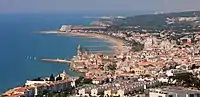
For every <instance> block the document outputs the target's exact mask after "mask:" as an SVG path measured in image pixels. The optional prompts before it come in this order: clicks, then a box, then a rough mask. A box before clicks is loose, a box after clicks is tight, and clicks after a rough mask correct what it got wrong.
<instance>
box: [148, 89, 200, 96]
mask: <svg viewBox="0 0 200 97" xmlns="http://www.w3.org/2000/svg"><path fill="white" fill-rule="evenodd" d="M148 95H149V97H200V91H199V90H189V89H184V88H165V89H150V90H149V93H148Z"/></svg>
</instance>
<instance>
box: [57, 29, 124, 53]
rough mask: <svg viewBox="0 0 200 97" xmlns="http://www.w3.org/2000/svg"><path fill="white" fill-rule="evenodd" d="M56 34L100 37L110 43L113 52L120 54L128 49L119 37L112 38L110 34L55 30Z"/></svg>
mask: <svg viewBox="0 0 200 97" xmlns="http://www.w3.org/2000/svg"><path fill="white" fill-rule="evenodd" d="M57 34H61V35H67V36H81V37H88V38H97V39H101V40H103V41H105V42H108V43H111V44H112V45H113V46H111V49H112V50H113V51H114V54H120V53H121V52H125V51H127V50H128V49H127V48H126V47H124V45H125V43H124V41H123V40H121V39H117V38H114V37H112V36H108V35H104V34H97V33H79V32H75V33H73V32H63V33H62V32H61V33H60V32H57Z"/></svg>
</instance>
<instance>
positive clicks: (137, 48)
mask: <svg viewBox="0 0 200 97" xmlns="http://www.w3.org/2000/svg"><path fill="white" fill-rule="evenodd" d="M143 48H144V44H141V43H139V42H133V43H132V50H133V51H141V50H143Z"/></svg>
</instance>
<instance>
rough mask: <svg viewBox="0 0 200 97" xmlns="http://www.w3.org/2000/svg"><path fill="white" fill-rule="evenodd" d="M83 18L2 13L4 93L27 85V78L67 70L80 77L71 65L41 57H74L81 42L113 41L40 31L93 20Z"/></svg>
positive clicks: (0, 72)
mask: <svg viewBox="0 0 200 97" xmlns="http://www.w3.org/2000/svg"><path fill="white" fill-rule="evenodd" d="M83 17H84V15H77V14H75V15H72V14H70V15H68V14H0V93H2V92H4V91H6V90H8V89H10V88H13V87H15V86H20V85H23V84H24V83H25V81H26V80H27V79H32V78H37V77H45V76H50V75H51V74H54V75H55V74H58V73H61V72H62V71H63V70H65V71H66V72H67V74H68V75H70V76H80V74H78V73H75V72H72V71H70V70H69V67H68V65H67V64H56V63H45V62H41V61H40V59H41V58H61V59H64V58H65V59H70V58H72V57H73V56H74V55H76V48H77V46H78V45H79V44H81V45H82V46H91V45H92V46H93V45H94V46H95V45H105V46H107V45H111V44H109V43H106V42H104V41H102V40H98V39H91V38H86V37H70V36H59V35H42V34H36V33H37V32H39V31H50V30H57V29H59V28H60V27H61V25H62V24H71V25H88V24H89V23H90V22H91V21H93V19H89V18H87V19H86V18H83ZM34 58H36V60H35V59H34Z"/></svg>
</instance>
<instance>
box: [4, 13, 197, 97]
mask: <svg viewBox="0 0 200 97" xmlns="http://www.w3.org/2000/svg"><path fill="white" fill-rule="evenodd" d="M161 15H162V14H161ZM199 21H200V17H199V16H197V15H196V14H195V16H187V17H186V16H180V17H179V16H178V17H173V18H167V17H166V18H165V22H166V24H167V25H170V27H171V26H172V24H174V25H173V28H168V29H164V28H162V29H149V28H142V26H141V25H136V26H126V27H125V26H123V27H121V28H118V27H117V26H112V25H114V24H113V23H111V22H109V24H108V23H107V22H108V21H106V23H103V22H98V23H100V24H98V23H97V24H98V25H93V26H71V25H63V26H62V27H61V28H60V30H59V31H57V34H68V35H74V36H87V37H95V38H100V39H105V40H108V41H109V40H112V41H113V42H114V45H116V47H113V48H112V49H113V50H114V51H115V53H114V54H104V53H92V52H89V51H87V50H85V49H84V47H82V46H81V45H79V46H78V47H77V55H76V56H75V57H73V58H72V59H71V60H70V62H69V63H68V64H69V65H70V67H71V69H72V70H74V71H76V72H81V73H84V76H82V77H69V76H68V75H67V74H66V73H65V71H63V73H61V74H58V75H57V76H55V77H54V75H51V76H50V77H47V78H36V79H33V80H27V81H26V83H25V85H24V86H21V87H16V88H13V89H11V90H9V91H6V92H5V93H4V94H2V97H34V96H36V97H200V90H199V89H200V68H199V67H200V23H199ZM104 22H105V21H104ZM177 22H178V26H176V25H175V23H177ZM180 22H181V23H188V22H189V24H191V25H192V28H190V27H187V28H184V29H178V28H177V27H180V25H181V23H180ZM194 24H195V26H194ZM184 26H185V25H184ZM189 26H190V25H189ZM175 28H176V29H175ZM181 28H182V27H181ZM133 29H136V30H133Z"/></svg>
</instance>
